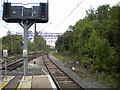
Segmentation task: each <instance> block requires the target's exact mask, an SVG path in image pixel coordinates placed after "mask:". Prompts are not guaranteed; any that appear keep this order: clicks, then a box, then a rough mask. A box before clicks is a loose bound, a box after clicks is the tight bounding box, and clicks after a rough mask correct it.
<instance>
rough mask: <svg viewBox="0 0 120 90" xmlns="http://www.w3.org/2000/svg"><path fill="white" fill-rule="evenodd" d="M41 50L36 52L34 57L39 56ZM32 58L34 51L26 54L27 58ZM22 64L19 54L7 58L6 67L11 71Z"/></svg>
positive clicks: (3, 67)
mask: <svg viewBox="0 0 120 90" xmlns="http://www.w3.org/2000/svg"><path fill="white" fill-rule="evenodd" d="M42 53H43V52H39V53H36V58H37V57H39V56H40V55H41V54H42ZM33 59H34V53H31V54H28V60H29V61H30V60H33ZM21 65H23V58H22V56H21V55H17V56H14V57H11V58H8V59H7V69H8V70H9V71H12V70H14V69H16V68H17V67H19V66H21ZM0 69H2V70H4V69H5V63H4V62H2V67H1V68H0Z"/></svg>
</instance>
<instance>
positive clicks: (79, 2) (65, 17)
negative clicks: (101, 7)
mask: <svg viewBox="0 0 120 90" xmlns="http://www.w3.org/2000/svg"><path fill="white" fill-rule="evenodd" d="M83 1H84V0H81V1H80V2H79V3H78V5H77V6H76V7H75V8H74V9H73V10H72V11H71V12H70V13H69V14H68V15H67V16H66V17H65V18H64V19H63V21H62V22H61V23H60V24H59V25H58V26H57V27H56V29H58V28H59V27H60V26H61V25H62V24H63V22H65V20H66V19H67V18H68V17H69V16H70V15H71V14H72V13H73V12H74V11H75V10H76V9H77V8H78V7H79V5H80V4H82V2H83Z"/></svg>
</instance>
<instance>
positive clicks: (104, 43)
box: [56, 5, 120, 80]
mask: <svg viewBox="0 0 120 90" xmlns="http://www.w3.org/2000/svg"><path fill="white" fill-rule="evenodd" d="M56 49H57V51H58V52H59V53H64V54H66V55H69V56H72V57H74V60H79V62H80V63H81V64H82V65H83V66H88V65H89V66H90V67H92V68H93V69H95V70H98V71H99V72H106V73H109V74H111V73H112V75H113V77H114V78H115V77H117V79H118V78H120V7H119V6H113V7H110V6H109V5H102V6H99V7H98V8H97V10H95V9H94V8H90V9H89V10H86V16H85V18H83V19H80V20H79V21H78V22H76V24H75V25H74V26H69V29H68V30H67V31H66V32H65V33H64V34H63V35H62V36H60V37H58V40H57V41H56ZM119 80H120V79H119Z"/></svg>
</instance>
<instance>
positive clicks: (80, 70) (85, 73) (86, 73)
mask: <svg viewBox="0 0 120 90" xmlns="http://www.w3.org/2000/svg"><path fill="white" fill-rule="evenodd" d="M53 56H55V57H56V58H57V59H58V60H60V61H61V62H63V60H64V62H65V63H68V62H69V61H71V58H67V57H66V56H62V55H59V54H58V53H53ZM75 72H76V73H77V74H78V75H79V76H80V77H82V78H87V79H92V80H93V81H96V82H98V83H101V84H103V86H106V87H117V86H116V83H115V81H114V79H113V78H112V75H108V74H107V75H106V77H105V79H104V78H103V73H102V72H100V73H99V74H98V80H97V79H96V75H95V73H91V72H90V70H89V69H86V68H84V67H82V66H81V65H77V66H76V70H75Z"/></svg>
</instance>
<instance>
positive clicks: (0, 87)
mask: <svg viewBox="0 0 120 90" xmlns="http://www.w3.org/2000/svg"><path fill="white" fill-rule="evenodd" d="M8 77H9V76H8ZM14 77H15V76H12V77H9V78H10V80H12V79H13V78H14ZM9 82H10V81H6V82H5V83H4V84H3V85H2V86H0V90H1V89H2V88H4V87H5V86H6V85H7V84H8V83H9Z"/></svg>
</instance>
